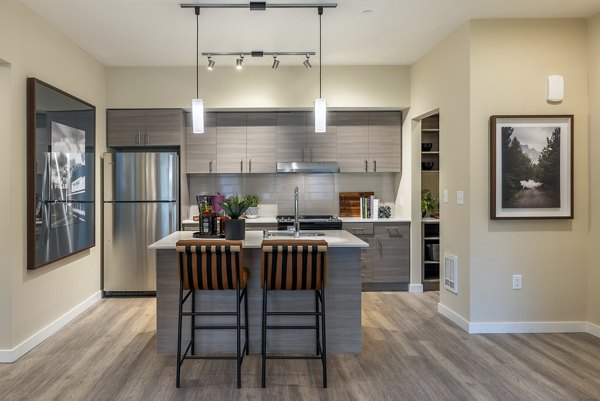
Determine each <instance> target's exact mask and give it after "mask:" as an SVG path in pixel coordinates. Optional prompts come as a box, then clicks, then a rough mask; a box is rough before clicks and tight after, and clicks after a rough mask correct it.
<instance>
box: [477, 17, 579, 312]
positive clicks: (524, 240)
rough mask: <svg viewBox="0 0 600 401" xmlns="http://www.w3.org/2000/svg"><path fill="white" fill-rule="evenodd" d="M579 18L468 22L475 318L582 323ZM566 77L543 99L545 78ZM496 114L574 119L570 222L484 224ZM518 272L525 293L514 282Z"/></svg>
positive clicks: (487, 211) (546, 221) (487, 208)
mask: <svg viewBox="0 0 600 401" xmlns="http://www.w3.org/2000/svg"><path fill="white" fill-rule="evenodd" d="M586 43H587V40H586V21H585V20H581V19H579V20H565V19H561V20H493V21H491V20H482V21H472V23H471V82H470V92H471V115H470V119H471V126H470V132H471V134H470V144H469V145H468V148H469V153H470V176H471V191H470V199H469V197H468V199H469V201H468V203H469V207H470V210H471V217H470V225H471V229H470V231H471V237H470V252H471V321H472V322H519V321H525V322H527V321H536V322H540V321H585V320H586V302H587V299H586V288H585V286H586V284H585V283H586V280H587V279H588V276H587V269H586V265H587V255H586V252H587V245H588V244H587V238H588V216H589V214H588V117H587V115H588V102H587V90H588V87H587V72H588V71H587V47H586ZM551 74H560V75H563V76H564V77H565V98H564V101H563V102H562V103H561V104H558V105H550V104H548V103H546V100H545V80H546V77H547V76H548V75H551ZM493 114H574V115H575V133H574V138H575V146H574V163H575V171H574V177H575V182H574V184H575V191H576V192H575V205H574V206H575V219H574V220H564V221H557V220H542V221H510V220H509V221H491V220H490V219H489V206H488V205H489V169H488V165H489V130H488V122H489V117H490V115H493ZM513 274H522V275H523V290H521V291H515V290H512V289H511V288H512V280H511V276H512V275H513Z"/></svg>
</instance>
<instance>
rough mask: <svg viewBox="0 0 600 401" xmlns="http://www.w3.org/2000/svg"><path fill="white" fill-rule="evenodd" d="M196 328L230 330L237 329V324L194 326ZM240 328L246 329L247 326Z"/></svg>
mask: <svg viewBox="0 0 600 401" xmlns="http://www.w3.org/2000/svg"><path fill="white" fill-rule="evenodd" d="M194 329H196V330H199V329H202V330H228V329H237V326H194ZM240 330H246V326H240Z"/></svg>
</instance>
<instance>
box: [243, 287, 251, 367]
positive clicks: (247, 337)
mask: <svg viewBox="0 0 600 401" xmlns="http://www.w3.org/2000/svg"><path fill="white" fill-rule="evenodd" d="M244 325H245V326H246V355H250V340H249V338H250V336H249V334H248V331H249V326H248V287H246V289H245V290H244Z"/></svg>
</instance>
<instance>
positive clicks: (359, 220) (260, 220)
mask: <svg viewBox="0 0 600 401" xmlns="http://www.w3.org/2000/svg"><path fill="white" fill-rule="evenodd" d="M340 220H342V223H410V219H401V218H397V217H390V218H388V219H363V218H361V217H340ZM182 224H199V223H198V222H197V221H194V220H191V219H188V220H183V222H182ZM246 224H277V220H276V218H275V217H257V218H255V219H246Z"/></svg>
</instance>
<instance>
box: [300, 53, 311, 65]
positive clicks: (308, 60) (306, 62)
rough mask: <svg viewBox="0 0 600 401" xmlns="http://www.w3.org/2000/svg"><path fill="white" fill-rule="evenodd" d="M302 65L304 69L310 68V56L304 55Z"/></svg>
mask: <svg viewBox="0 0 600 401" xmlns="http://www.w3.org/2000/svg"><path fill="white" fill-rule="evenodd" d="M302 64H304V66H305V67H306V68H312V65H311V64H310V56H309V55H308V54H307V55H306V60H304V62H303V63H302Z"/></svg>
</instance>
